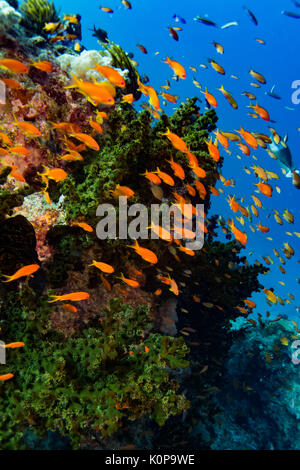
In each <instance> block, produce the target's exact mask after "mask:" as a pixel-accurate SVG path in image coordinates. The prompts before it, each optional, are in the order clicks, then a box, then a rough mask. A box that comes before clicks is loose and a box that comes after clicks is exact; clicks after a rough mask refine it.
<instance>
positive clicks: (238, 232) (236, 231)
mask: <svg viewBox="0 0 300 470" xmlns="http://www.w3.org/2000/svg"><path fill="white" fill-rule="evenodd" d="M229 227H230V229H231V231H232V233H233V235H234V236H235V238H236V240H238V241H239V242H240V243H242V245H247V235H246V233H244V232H241V230H239V229H238V228H237V227H236V226H235V225H234V222H233V221H229Z"/></svg>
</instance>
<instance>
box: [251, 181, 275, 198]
mask: <svg viewBox="0 0 300 470" xmlns="http://www.w3.org/2000/svg"><path fill="white" fill-rule="evenodd" d="M255 186H257V187H258V189H259V190H260V192H261V193H262V194H263V195H264V196H267V197H272V194H273V188H272V186H270V185H269V184H267V183H256V184H255Z"/></svg>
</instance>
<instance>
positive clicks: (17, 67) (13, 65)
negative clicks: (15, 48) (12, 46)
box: [0, 59, 29, 73]
mask: <svg viewBox="0 0 300 470" xmlns="http://www.w3.org/2000/svg"><path fill="white" fill-rule="evenodd" d="M0 67H5V68H6V69H8V70H10V72H13V73H28V72H29V70H28V68H27V67H26V65H24V64H22V62H20V61H19V60H15V59H1V60H0Z"/></svg>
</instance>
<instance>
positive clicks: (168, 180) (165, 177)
mask: <svg viewBox="0 0 300 470" xmlns="http://www.w3.org/2000/svg"><path fill="white" fill-rule="evenodd" d="M156 172H157V174H158V176H159V178H161V179H162V180H163V182H164V183H166V184H168V185H169V186H175V181H174V180H173V178H172V177H171V176H170V175H168V173H165V172H164V171H161V170H160V169H159V168H157V171H156Z"/></svg>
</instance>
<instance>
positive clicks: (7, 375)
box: [0, 374, 14, 382]
mask: <svg viewBox="0 0 300 470" xmlns="http://www.w3.org/2000/svg"><path fill="white" fill-rule="evenodd" d="M13 376H14V374H4V375H0V380H1V382H5V381H6V380H9V379H12V378H13Z"/></svg>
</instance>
